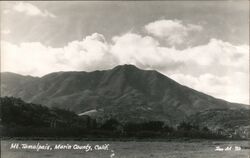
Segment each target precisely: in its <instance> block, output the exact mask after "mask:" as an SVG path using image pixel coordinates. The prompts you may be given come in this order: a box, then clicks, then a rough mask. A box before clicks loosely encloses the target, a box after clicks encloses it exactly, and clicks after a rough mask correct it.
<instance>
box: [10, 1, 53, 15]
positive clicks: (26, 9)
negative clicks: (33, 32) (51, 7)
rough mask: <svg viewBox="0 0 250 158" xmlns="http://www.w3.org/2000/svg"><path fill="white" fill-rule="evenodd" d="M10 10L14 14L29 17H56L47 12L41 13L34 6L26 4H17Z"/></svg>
mask: <svg viewBox="0 0 250 158" xmlns="http://www.w3.org/2000/svg"><path fill="white" fill-rule="evenodd" d="M12 9H13V10H14V11H16V12H20V13H24V14H26V15H29V16H42V17H50V18H55V17H56V16H55V15H54V14H53V13H50V12H49V11H47V10H43V11H42V10H40V9H39V8H38V7H36V6H35V5H33V4H31V3H27V2H17V3H16V4H15V5H14V6H13V8H12Z"/></svg>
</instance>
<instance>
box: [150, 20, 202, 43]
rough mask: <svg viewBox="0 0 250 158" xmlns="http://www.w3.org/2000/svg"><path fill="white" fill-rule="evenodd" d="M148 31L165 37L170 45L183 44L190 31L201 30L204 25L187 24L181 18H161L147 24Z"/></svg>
mask: <svg viewBox="0 0 250 158" xmlns="http://www.w3.org/2000/svg"><path fill="white" fill-rule="evenodd" d="M145 29H146V31H147V32H148V33H150V34H152V35H154V36H156V37H159V38H162V39H165V40H166V41H167V42H168V43H169V44H170V45H176V44H177V45H178V44H182V43H183V42H184V41H185V39H186V38H187V37H188V35H189V33H193V32H197V31H198V32H199V31H201V30H202V26H200V25H194V24H187V25H184V24H183V22H182V21H180V20H159V21H155V22H151V23H149V24H147V25H146V26H145Z"/></svg>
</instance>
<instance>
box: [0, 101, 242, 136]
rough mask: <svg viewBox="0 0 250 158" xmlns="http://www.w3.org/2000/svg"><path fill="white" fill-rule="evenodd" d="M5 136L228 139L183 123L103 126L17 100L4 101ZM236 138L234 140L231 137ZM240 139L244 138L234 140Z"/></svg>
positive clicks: (110, 121)
mask: <svg viewBox="0 0 250 158" xmlns="http://www.w3.org/2000/svg"><path fill="white" fill-rule="evenodd" d="M0 127H1V136H2V137H31V138H39V137H43V138H49V137H52V138H66V137H69V138H89V139H98V138H115V139H117V138H121V139H123V138H124V139H126V138H128V139H130V138H134V139H140V138H142V139H145V138H157V139H164V138H206V139H214V138H223V139H225V138H228V136H227V135H223V134H222V133H220V131H211V130H210V129H209V128H208V127H204V126H203V127H199V126H198V125H197V124H191V123H189V122H181V123H180V124H178V125H177V126H175V127H172V126H169V125H168V124H166V123H165V122H163V121H147V122H142V123H134V122H126V123H123V124H122V123H120V122H119V121H117V120H116V119H115V118H112V117H111V118H109V119H107V120H105V121H104V122H102V123H98V122H97V121H96V120H95V119H93V118H90V117H89V116H87V115H84V116H78V115H77V114H75V113H74V112H72V111H69V110H62V109H58V108H48V107H46V106H42V105H37V104H33V103H26V102H24V101H22V100H21V99H17V98H13V97H4V98H1V126H0ZM231 138H232V137H231ZM233 138H237V139H238V138H240V137H237V136H235V137H233Z"/></svg>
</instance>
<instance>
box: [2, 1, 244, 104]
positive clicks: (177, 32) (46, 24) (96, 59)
mask: <svg viewBox="0 0 250 158" xmlns="http://www.w3.org/2000/svg"><path fill="white" fill-rule="evenodd" d="M248 59H249V2H248V1H235V2H232V1H203V2H199V1H175V2H174V1H165V2H164V1H158V2H153V1H152V2H150V1H144V2H139V1H137V2H133V1H129V2H121V1H120V2H114V1H112V2H105V1H103V2H87V1H85V2H81V1H75V2H69V1H61V2H60V1H57V2H34V1H32V2H27V1H25V2H1V71H11V72H15V73H19V74H23V75H33V76H42V75H45V74H47V73H51V72H55V71H92V70H96V69H110V68H113V67H114V66H116V65H120V64H134V65H136V66H137V67H140V68H142V69H156V70H158V71H159V72H161V73H163V74H165V75H166V76H168V77H170V78H172V79H174V80H176V81H177V82H179V83H181V84H184V85H187V86H189V87H191V88H194V89H196V90H199V91H202V92H205V93H207V94H210V95H212V96H215V97H218V98H222V99H226V100H228V101H233V102H240V103H248V102H249V91H248V90H249V67H248V66H249V62H248Z"/></svg>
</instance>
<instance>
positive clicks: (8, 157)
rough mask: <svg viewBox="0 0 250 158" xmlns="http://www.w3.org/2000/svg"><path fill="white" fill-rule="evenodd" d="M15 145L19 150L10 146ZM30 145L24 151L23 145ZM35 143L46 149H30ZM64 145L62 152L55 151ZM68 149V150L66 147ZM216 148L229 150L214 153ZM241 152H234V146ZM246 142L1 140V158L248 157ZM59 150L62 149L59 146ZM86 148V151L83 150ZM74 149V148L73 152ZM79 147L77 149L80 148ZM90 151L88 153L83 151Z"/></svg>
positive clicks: (247, 144)
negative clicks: (227, 148)
mask: <svg viewBox="0 0 250 158" xmlns="http://www.w3.org/2000/svg"><path fill="white" fill-rule="evenodd" d="M13 144H19V148H17V149H16V148H12V149H10V148H11V145H13ZM22 144H26V145H30V146H29V147H30V148H29V149H24V145H22ZM37 144H40V145H44V146H46V147H48V146H49V147H48V148H47V149H48V150H47V149H40V150H39V151H37V149H36V148H33V149H31V148H32V147H33V146H37ZM56 145H57V146H58V145H64V147H65V148H64V149H56V148H55V147H56ZM69 146H71V148H70V147H69ZM216 146H220V148H223V149H225V148H226V147H230V146H231V147H232V149H231V150H229V151H215V149H216ZM236 146H239V147H241V150H239V151H235V147H236ZM249 146H250V144H249V142H248V141H206V140H195V141H194V140H193V141H170V142H135V141H128V142H120V141H115V142H114V141H20V140H19V141H17V140H5V141H1V157H2V158H50V157H56V158H249V155H250V149H249ZM61 147H62V146H61ZM87 147H90V148H87ZM73 148H74V149H73ZM80 148H81V149H80ZM87 149H88V150H89V149H92V150H90V151H86V150H87Z"/></svg>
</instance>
